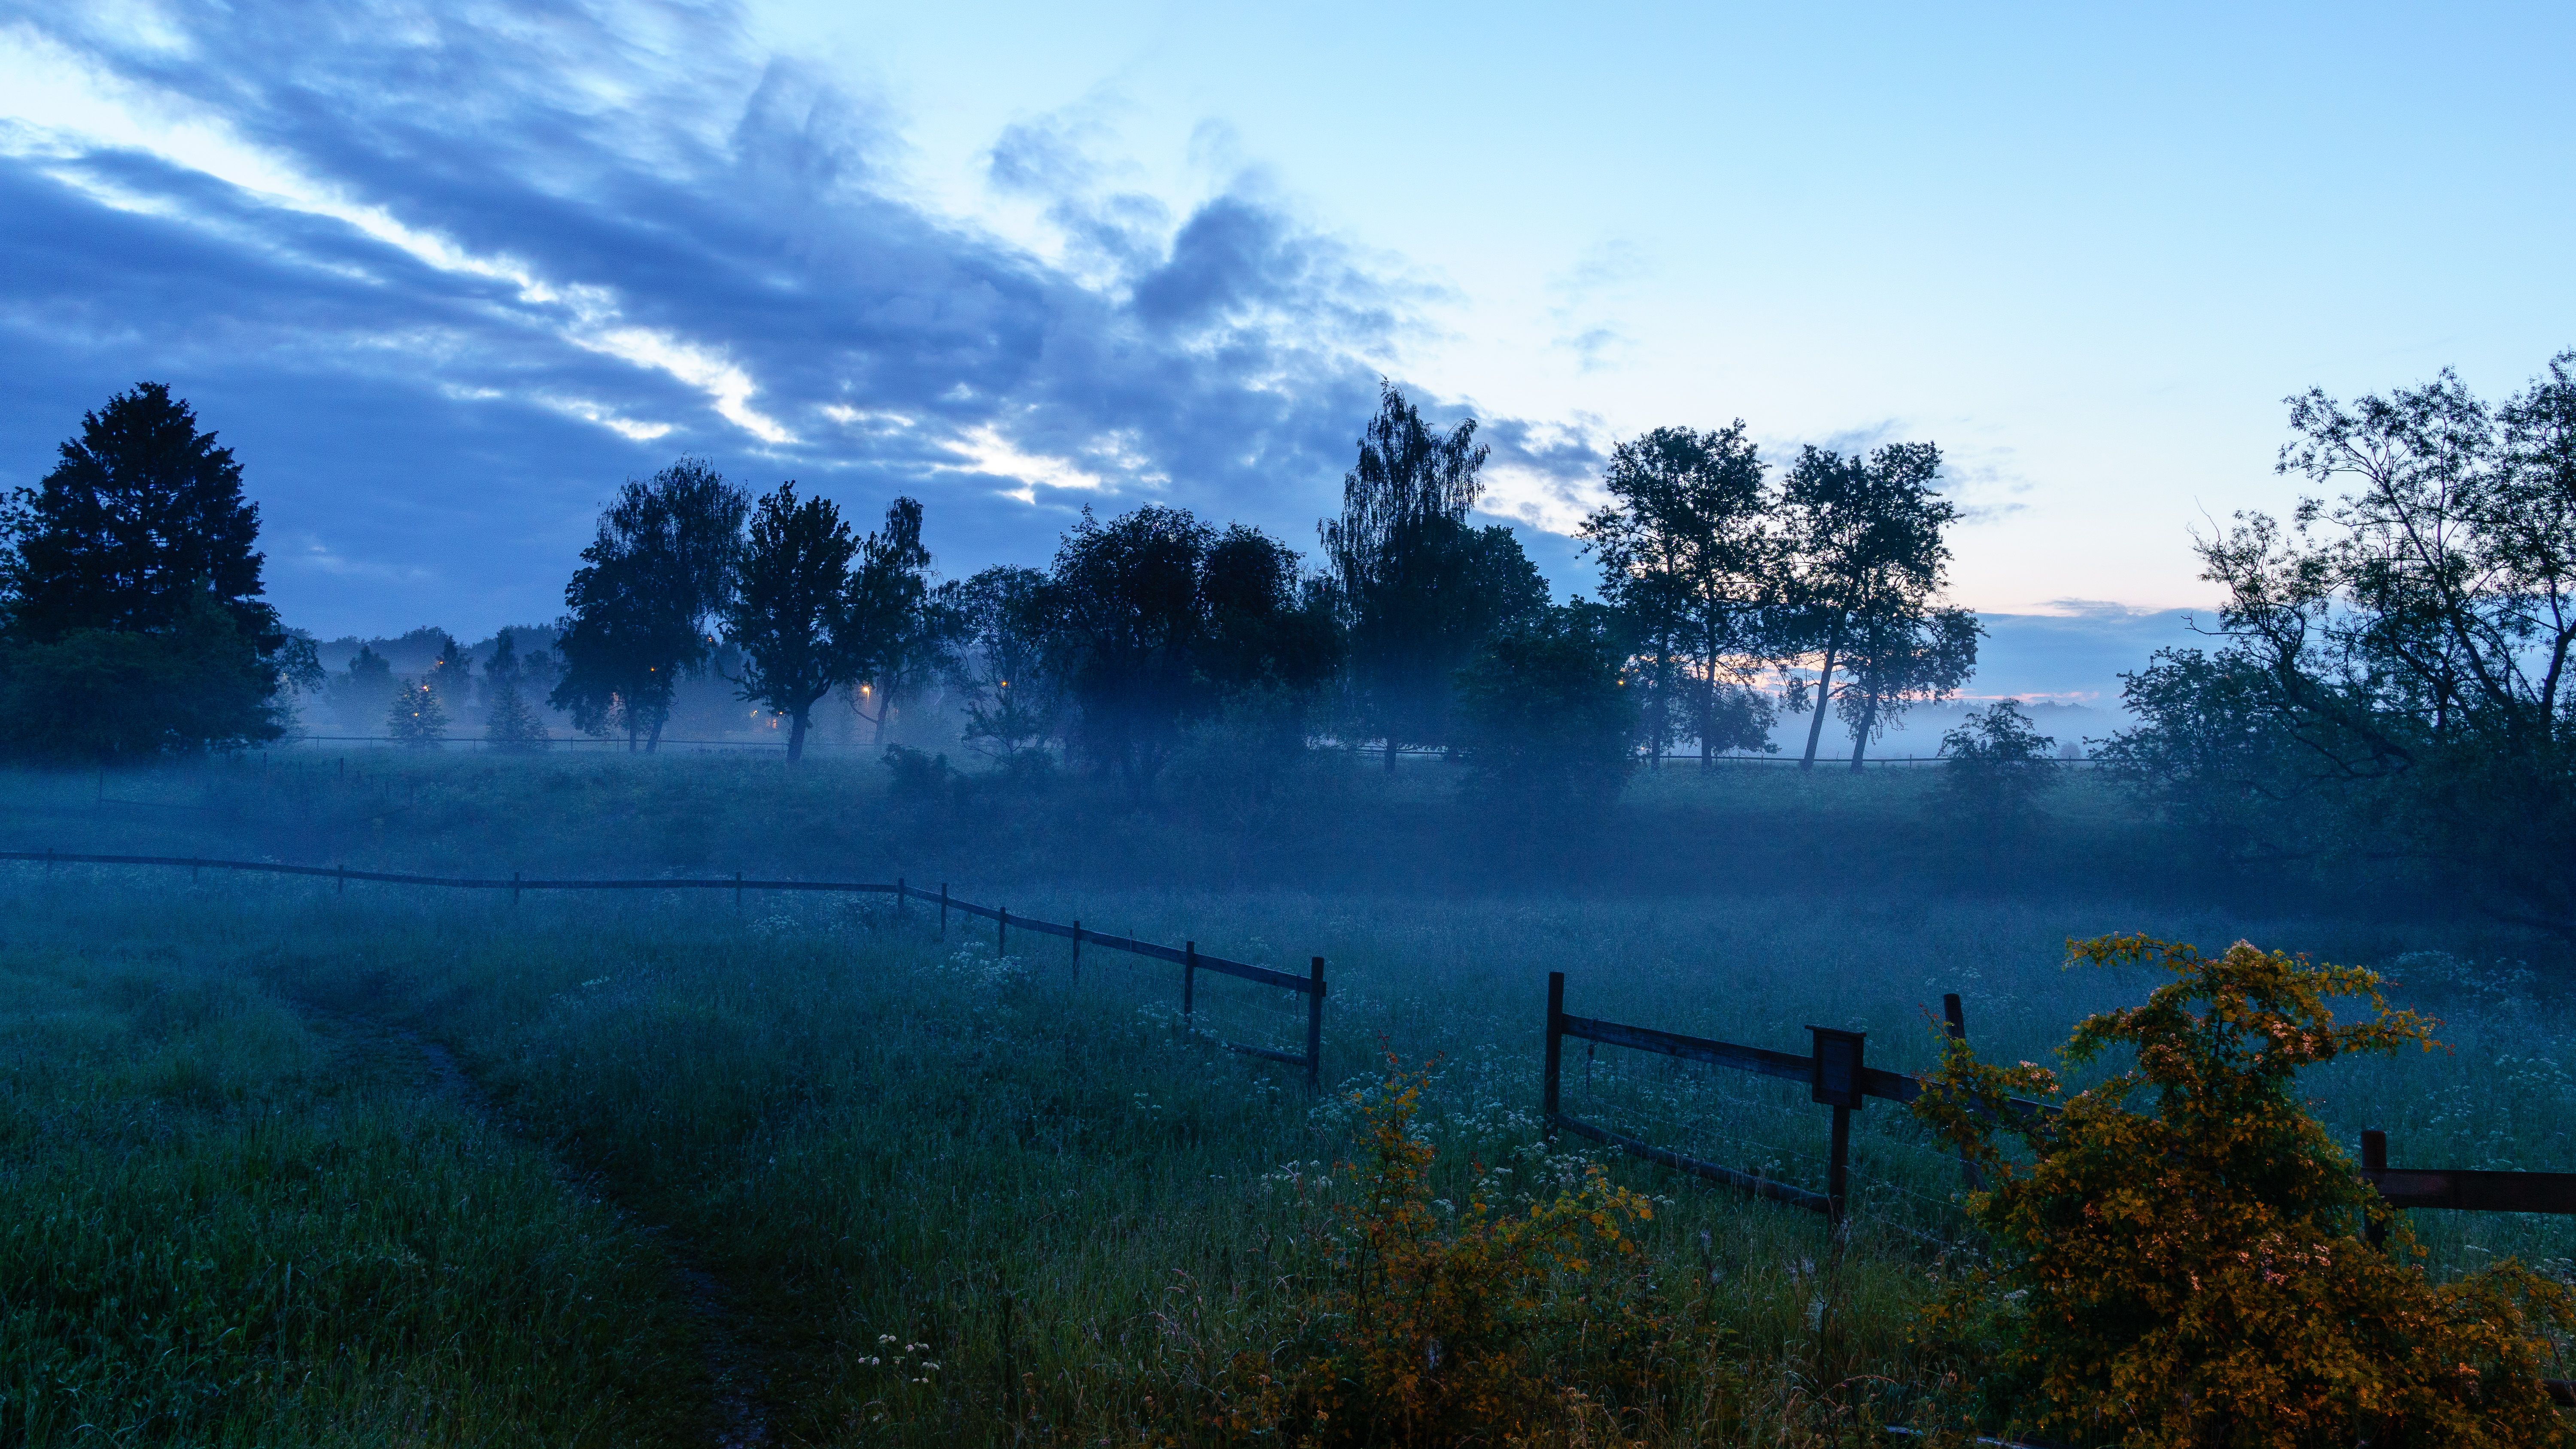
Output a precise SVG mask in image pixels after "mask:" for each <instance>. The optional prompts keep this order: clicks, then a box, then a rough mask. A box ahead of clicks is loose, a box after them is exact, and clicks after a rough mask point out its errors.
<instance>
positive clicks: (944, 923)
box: [939, 881, 948, 941]
mask: <svg viewBox="0 0 2576 1449" xmlns="http://www.w3.org/2000/svg"><path fill="white" fill-rule="evenodd" d="M939 939H941V940H943V941H945V940H947V939H948V882H946V881H941V882H940V883H939Z"/></svg>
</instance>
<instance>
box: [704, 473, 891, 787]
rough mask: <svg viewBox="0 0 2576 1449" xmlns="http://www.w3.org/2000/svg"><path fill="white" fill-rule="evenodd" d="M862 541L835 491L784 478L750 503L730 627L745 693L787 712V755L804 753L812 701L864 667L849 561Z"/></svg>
mask: <svg viewBox="0 0 2576 1449" xmlns="http://www.w3.org/2000/svg"><path fill="white" fill-rule="evenodd" d="M858 549H859V546H858V541H857V540H856V539H853V538H852V537H850V526H849V525H848V524H846V523H844V522H842V521H841V510H840V509H839V508H837V507H835V506H834V505H833V503H832V501H831V500H830V499H828V498H808V499H805V500H803V501H801V502H800V501H798V499H797V497H796V485H795V484H794V483H792V482H790V483H782V484H780V485H778V489H777V491H776V492H774V493H771V494H770V495H769V496H768V497H766V498H763V499H761V500H760V504H759V506H758V507H757V508H755V509H754V510H753V511H752V515H751V539H750V542H749V544H748V545H747V546H746V547H745V548H744V549H743V553H742V575H741V582H740V586H739V587H738V588H737V589H736V590H735V591H734V597H733V602H732V604H731V606H730V608H729V609H728V611H727V614H726V632H727V635H728V637H729V638H730V639H731V641H732V642H733V643H735V644H737V645H739V646H740V647H741V649H742V652H743V662H742V674H741V676H740V677H739V678H737V679H735V680H734V683H735V684H736V685H738V686H739V687H740V690H741V696H742V698H744V699H747V700H751V701H753V702H754V703H757V704H764V705H767V706H768V707H769V708H771V709H772V710H775V711H777V712H778V713H780V714H783V715H785V716H787V720H788V732H787V758H788V759H789V760H790V761H795V760H801V759H803V758H804V757H805V731H806V730H807V728H808V727H809V726H810V724H811V722H812V716H813V711H814V705H815V703H816V702H817V701H818V700H820V699H822V698H823V697H824V696H825V695H827V694H830V693H831V692H832V691H833V689H835V688H836V687H838V686H840V685H842V684H845V683H847V682H849V681H850V680H851V679H852V678H853V677H855V676H856V675H857V673H858V672H859V670H860V669H861V668H862V667H863V665H864V662H865V661H863V660H862V659H861V658H859V657H858V652H857V651H858V649H859V647H860V640H859V639H858V638H857V637H856V633H857V631H856V630H855V629H854V628H853V627H852V626H853V616H854V610H853V608H852V604H853V602H854V596H855V590H854V588H853V581H852V579H851V577H850V560H851V559H853V558H855V557H856V556H857V555H858Z"/></svg>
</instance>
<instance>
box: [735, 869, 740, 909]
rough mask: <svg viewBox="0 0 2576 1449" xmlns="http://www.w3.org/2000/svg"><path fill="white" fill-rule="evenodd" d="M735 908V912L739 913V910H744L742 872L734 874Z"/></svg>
mask: <svg viewBox="0 0 2576 1449" xmlns="http://www.w3.org/2000/svg"><path fill="white" fill-rule="evenodd" d="M733 908H734V909H735V910H737V911H739V910H741V909H742V872H741V871H735V872H734V873H733Z"/></svg>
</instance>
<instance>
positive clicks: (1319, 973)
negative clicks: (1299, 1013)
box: [1306, 956, 1324, 1092]
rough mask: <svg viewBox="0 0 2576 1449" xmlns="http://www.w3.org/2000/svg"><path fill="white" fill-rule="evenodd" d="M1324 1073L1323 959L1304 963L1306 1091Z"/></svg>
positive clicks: (1313, 1086)
mask: <svg viewBox="0 0 2576 1449" xmlns="http://www.w3.org/2000/svg"><path fill="white" fill-rule="evenodd" d="M1323 1072H1324V958H1323V957H1321V956H1317V957H1314V958H1313V959H1311V960H1309V961H1308V962H1307V963H1306V1090H1308V1091H1310V1092H1311V1091H1313V1090H1314V1089H1315V1087H1316V1085H1317V1084H1318V1083H1319V1082H1321V1081H1322V1079H1323Z"/></svg>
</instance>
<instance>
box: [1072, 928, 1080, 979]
mask: <svg viewBox="0 0 2576 1449" xmlns="http://www.w3.org/2000/svg"><path fill="white" fill-rule="evenodd" d="M1073 984H1074V985H1076V986H1080V985H1081V984H1082V918H1081V917H1079V916H1076V917H1075V918H1074V922H1073Z"/></svg>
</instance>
